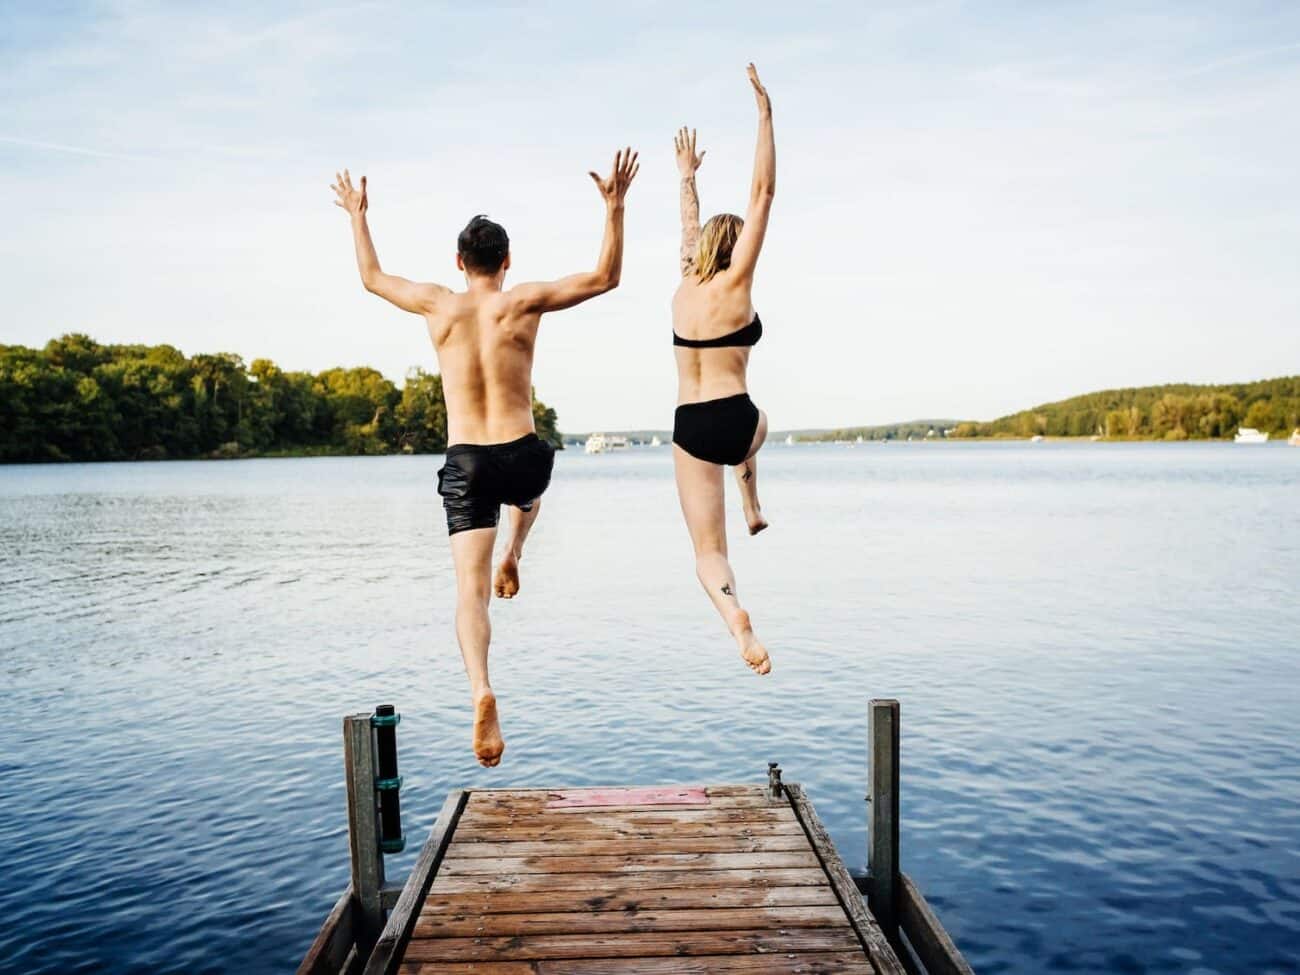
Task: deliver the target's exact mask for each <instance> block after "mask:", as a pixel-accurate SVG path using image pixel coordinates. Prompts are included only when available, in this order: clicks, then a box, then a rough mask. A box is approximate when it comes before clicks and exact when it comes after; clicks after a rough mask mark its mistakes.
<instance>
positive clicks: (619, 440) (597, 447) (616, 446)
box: [582, 433, 627, 454]
mask: <svg viewBox="0 0 1300 975" xmlns="http://www.w3.org/2000/svg"><path fill="white" fill-rule="evenodd" d="M582 449H583V450H584V451H586V452H587V453H589V454H604V453H607V452H608V451H611V450H626V449H627V437H620V436H618V435H617V434H614V435H612V436H608V437H607V436H605V434H603V433H593V434H592V435H591V436H590V437H588V438H587V442H586V443H585V444H583V445H582Z"/></svg>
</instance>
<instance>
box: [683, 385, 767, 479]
mask: <svg viewBox="0 0 1300 975" xmlns="http://www.w3.org/2000/svg"><path fill="white" fill-rule="evenodd" d="M757 430H758V407H757V406H755V405H754V401H753V400H751V399H750V398H749V394H748V393H737V394H736V395H735V396H726V397H724V398H722V399H708V400H704V402H702V403H683V404H682V405H681V406H679V407H677V414H676V417H675V418H674V421H673V443H675V444H677V446H679V447H681V448H682V450H684V451H686V452H687V453H688V454H690V455H691V456H692V457H696V458H698V459H700V460H703V461H707V462H708V463H710V464H725V465H727V466H728V467H735V466H737V465H738V464H741V463H743V462H744V460H745V458H746V457H748V456H749V448H750V445H751V444H753V442H754V433H755V431H757Z"/></svg>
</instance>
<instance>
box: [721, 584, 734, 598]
mask: <svg viewBox="0 0 1300 975" xmlns="http://www.w3.org/2000/svg"><path fill="white" fill-rule="evenodd" d="M722 594H723V595H724V596H734V595H735V593H734V592H732V591H731V583H729V582H728V583H725V584H724V585H723V587H722Z"/></svg>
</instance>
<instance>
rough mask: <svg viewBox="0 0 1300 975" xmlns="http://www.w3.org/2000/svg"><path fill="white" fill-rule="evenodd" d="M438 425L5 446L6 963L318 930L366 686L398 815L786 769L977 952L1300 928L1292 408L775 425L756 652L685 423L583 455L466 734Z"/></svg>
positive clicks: (1159, 952) (41, 967) (2, 840)
mask: <svg viewBox="0 0 1300 975" xmlns="http://www.w3.org/2000/svg"><path fill="white" fill-rule="evenodd" d="M438 465H439V459H438V458H434V457H410V458H408V457H396V458H349V459H314V460H278V461H247V462H238V463H196V464H185V463H171V464H125V465H97V466H64V467H10V468H0V551H3V553H4V558H3V567H2V568H0V682H3V686H4V687H5V701H6V703H7V705H8V707H7V709H6V711H7V720H6V721H5V722H4V723H3V725H0V773H3V774H0V863H2V864H3V875H4V882H3V885H2V886H0V918H4V922H3V924H0V970H3V971H6V972H8V971H13V972H36V971H42V972H46V971H48V972H92V971H106V970H112V971H115V972H162V971H185V972H191V973H193V972H232V971H238V972H241V973H247V975H253V973H258V972H271V971H284V970H287V969H290V968H291V967H292V966H293V965H294V964H296V962H297V960H298V958H299V957H300V956H301V953H302V951H303V950H304V949H305V947H306V945H307V944H308V942H309V941H310V940H311V937H312V936H313V934H314V933H315V930H316V928H317V927H318V925H319V923H320V921H321V919H322V918H323V917H324V915H325V913H326V911H327V910H328V909H329V906H330V905H331V904H332V902H333V900H334V898H335V897H336V896H337V894H338V893H339V891H340V890H341V889H342V888H343V886H344V885H345V884H346V881H347V872H348V867H347V841H346V835H345V820H344V810H343V806H344V799H343V776H342V765H341V744H340V721H339V719H340V716H341V715H342V714H344V713H346V712H348V711H354V710H368V709H369V708H370V707H371V706H373V705H374V704H376V703H379V702H381V701H392V702H394V703H396V704H397V705H398V707H399V709H400V710H401V711H402V712H403V714H404V720H403V723H402V726H401V730H400V735H399V738H400V742H401V748H402V764H403V768H402V771H403V773H404V775H405V776H406V786H405V787H404V790H403V809H404V810H405V811H406V813H407V830H408V833H409V834H410V835H411V836H412V837H414V838H415V841H413V842H412V843H411V844H410V847H411V849H410V850H408V852H407V853H405V854H402V855H401V856H399V857H396V858H392V859H391V860H390V873H391V874H404V872H405V871H406V869H408V868H409V866H410V864H411V862H412V860H413V858H414V856H415V850H417V849H418V847H419V845H420V843H419V838H420V837H421V834H422V833H423V832H424V831H425V830H427V828H428V826H429V824H430V823H431V822H432V819H433V818H434V816H435V815H436V813H437V810H438V808H439V806H440V804H441V799H442V796H443V794H444V793H445V792H446V790H447V789H449V788H451V787H455V786H463V785H503V784H524V785H537V784H546V785H554V784H600V783H626V782H688V781H696V782H702V781H750V782H760V781H762V779H763V776H764V772H765V763H766V762H767V761H768V760H769V759H773V760H780V761H781V763H782V765H783V766H784V768H785V769H786V777H787V779H790V780H793V781H801V782H803V783H804V784H805V785H806V786H807V787H808V788H809V789H810V791H811V793H812V796H813V798H814V799H815V800H816V802H817V805H818V809H819V811H820V812H821V814H822V816H823V818H824V819H825V820H826V821H827V823H828V825H829V826H830V827H831V830H832V832H833V833H834V835H835V839H836V841H837V843H838V844H839V846H840V849H841V852H842V853H843V854H844V856H845V858H846V860H848V861H849V862H850V863H852V864H860V863H861V862H862V861H863V859H864V857H865V835H864V832H865V830H864V823H865V810H864V808H863V805H862V801H861V796H862V794H863V790H864V787H865V783H866V769H865V752H866V726H865V704H866V701H867V700H868V698H870V697H873V696H897V697H899V698H901V700H902V702H903V762H904V769H903V771H904V783H903V785H904V792H903V809H902V815H903V837H902V839H903V862H904V868H905V869H906V870H908V871H909V872H910V873H911V874H912V875H913V876H914V877H916V878H917V880H918V881H919V882H920V884H921V885H922V887H923V889H924V890H925V891H926V892H927V894H928V895H929V896H930V898H931V900H932V901H933V903H934V904H935V905H936V906H937V908H938V909H939V911H940V913H941V916H942V917H943V919H944V921H945V923H946V924H947V926H948V927H949V929H950V931H951V932H952V933H953V935H954V937H955V938H956V940H957V941H958V943H959V944H960V945H961V947H962V948H963V949H964V950H965V952H966V953H967V955H968V957H969V959H970V961H971V962H972V964H973V965H974V967H975V969H976V970H977V971H979V972H981V973H994V972H1019V973H1036V972H1043V971H1067V970H1068V971H1072V972H1096V973H1101V972H1162V971H1170V972H1175V971H1176V972H1196V973H1208V972H1253V973H1258V972H1278V973H1280V972H1296V971H1300V769H1298V767H1297V762H1296V760H1295V755H1294V748H1295V741H1296V740H1297V737H1300V715H1298V714H1297V708H1296V705H1295V702H1296V699H1297V698H1296V688H1297V687H1298V686H1300V682H1298V681H1297V678H1298V677H1300V662H1298V660H1297V655H1296V652H1295V651H1296V643H1297V639H1296V635H1297V633H1300V601H1297V598H1296V591H1295V580H1296V579H1297V578H1300V546H1298V545H1297V539H1298V538H1300V532H1298V531H1297V529H1298V528H1300V525H1298V524H1297V516H1296V498H1297V496H1298V495H1297V487H1298V486H1300V451H1297V450H1288V449H1286V448H1272V447H1268V448H1259V449H1247V448H1234V447H1233V446H1231V445H1218V444H1211V445H1179V446H1173V447H1166V446H1161V445H1088V446H1084V445H1078V446H1074V445H1069V446H1067V445H1052V444H1039V445H1034V446H1029V445H1021V444H1018V445H954V444H945V445H933V444H931V445H925V444H916V445H910V446H909V445H902V444H891V445H889V446H887V447H886V446H881V445H864V446H861V447H857V448H844V447H840V448H831V447H793V448H785V447H781V446H774V447H772V448H769V449H768V450H766V451H765V452H764V454H763V456H762V464H761V472H760V477H761V479H762V492H763V496H764V507H765V510H766V511H767V512H768V514H769V516H770V517H771V518H772V521H773V528H772V529H771V530H770V531H768V532H767V533H765V534H763V535H761V536H759V537H758V538H756V539H750V538H748V537H745V536H744V533H743V526H742V523H741V520H740V514H739V509H738V506H737V505H735V498H734V496H733V498H732V505H733V506H732V512H731V515H732V527H733V532H732V548H733V557H734V562H735V565H736V570H737V574H738V577H739V580H740V591H741V594H742V597H743V598H744V599H745V601H746V603H747V604H748V605H749V608H750V609H751V612H752V614H753V616H754V619H755V622H756V624H757V626H758V628H759V633H760V635H761V636H762V637H763V638H764V640H765V641H766V642H767V644H768V646H769V647H770V648H771V649H772V651H773V656H774V660H775V671H774V673H773V674H772V676H771V677H770V678H766V679H759V678H757V677H755V676H753V675H752V674H750V673H749V671H748V670H746V669H745V667H744V666H743V665H742V664H741V662H740V660H739V658H738V657H736V656H735V651H734V649H733V648H732V647H731V646H730V644H729V640H728V639H727V637H726V634H725V633H724V632H723V631H722V628H721V626H720V624H719V623H718V621H717V620H716V618H715V617H714V615H713V611H712V609H711V608H710V607H709V605H708V603H707V601H706V599H705V597H704V596H703V594H701V593H700V592H699V591H698V588H697V583H696V582H695V579H694V576H693V569H692V564H691V558H690V552H689V546H688V544H687V541H686V536H685V531H684V529H683V528H682V526H681V525H680V516H679V514H678V512H677V507H676V498H675V496H674V494H673V487H672V475H671V463H670V458H669V455H668V452H667V450H666V449H665V450H658V451H651V450H642V451H631V452H628V453H625V454H618V455H603V456H598V457H586V456H583V455H580V454H575V453H573V452H569V453H566V454H563V455H561V456H560V458H559V462H558V465H557V471H556V477H555V481H554V484H553V487H552V490H551V492H550V493H549V494H548V495H547V499H546V502H545V505H544V511H543V514H542V517H541V519H540V521H539V522H538V526H537V528H536V530H535V532H534V535H533V537H532V540H531V543H530V548H529V551H528V552H527V554H526V557H525V562H524V565H523V570H524V579H523V581H524V591H523V593H522V594H521V596H520V598H519V599H517V600H516V601H514V602H513V603H497V604H495V605H494V607H493V612H494V626H495V643H494V646H495V650H494V656H493V668H494V672H493V682H494V684H495V685H496V687H497V690H498V694H499V695H500V698H501V703H502V709H503V719H504V722H505V732H506V737H507V741H508V750H507V753H506V759H505V762H504V763H503V765H502V766H501V767H500V768H499V769H496V770H483V769H480V768H479V767H478V766H477V765H476V764H475V763H474V761H473V757H472V755H471V753H470V751H469V748H468V717H469V710H468V703H467V692H466V688H465V683H464V677H463V674H462V672H461V668H460V662H459V657H458V654H457V651H456V648H455V644H454V640H453V638H452V634H451V628H450V625H449V621H450V618H451V613H452V608H453V603H454V600H453V589H452V574H451V571H450V566H449V562H448V557H447V541H446V535H445V529H444V528H443V527H442V523H441V510H440V508H439V507H438V505H437V498H436V496H435V495H434V490H433V489H434V472H435V470H436V469H437V467H438Z"/></svg>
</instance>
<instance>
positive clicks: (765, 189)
mask: <svg viewBox="0 0 1300 975" xmlns="http://www.w3.org/2000/svg"><path fill="white" fill-rule="evenodd" d="M746 70H747V73H748V74H749V83H750V85H752V86H753V88H754V98H755V99H756V100H757V102H758V147H757V148H756V149H755V150H754V181H753V182H752V183H751V184H750V188H749V210H748V212H746V214H745V227H744V229H743V230H741V232H740V237H739V238H738V239H737V240H736V246H735V247H734V248H732V251H731V269H732V270H733V271H735V272H736V273H737V274H739V275H742V276H744V277H752V276H753V274H754V266H755V265H756V264H757V263H758V252H759V251H760V250H762V249H763V238H764V237H765V236H766V235H767V218H768V214H769V213H771V210H772V197H773V195H774V194H775V193H776V137H775V136H774V135H773V133H772V100H771V99H770V98H768V97H767V89H766V88H764V87H763V83H762V82H761V81H759V80H758V72H757V71H756V70H755V69H754V66H753V65H752V64H751V65H749V67H748V68H747V69H746Z"/></svg>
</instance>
